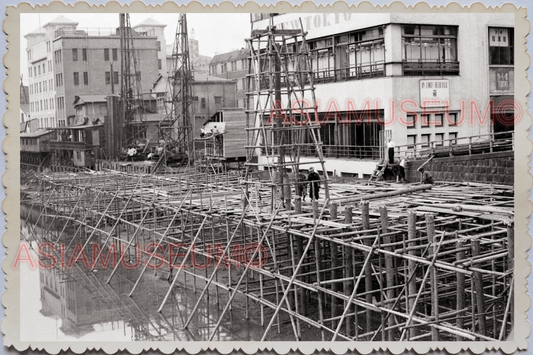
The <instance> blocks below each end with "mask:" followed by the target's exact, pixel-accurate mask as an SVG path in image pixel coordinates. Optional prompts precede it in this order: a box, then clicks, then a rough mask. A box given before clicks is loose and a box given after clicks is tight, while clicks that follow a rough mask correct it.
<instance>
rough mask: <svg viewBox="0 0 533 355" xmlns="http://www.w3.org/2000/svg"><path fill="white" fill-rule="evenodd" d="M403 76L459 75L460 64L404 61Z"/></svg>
mask: <svg viewBox="0 0 533 355" xmlns="http://www.w3.org/2000/svg"><path fill="white" fill-rule="evenodd" d="M402 64H403V74H404V75H407V76H416V75H458V74H459V62H440V61H428V60H424V61H418V60H416V61H403V62H402Z"/></svg>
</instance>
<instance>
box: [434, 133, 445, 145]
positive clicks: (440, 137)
mask: <svg viewBox="0 0 533 355" xmlns="http://www.w3.org/2000/svg"><path fill="white" fill-rule="evenodd" d="M435 145H436V146H443V145H444V133H435Z"/></svg>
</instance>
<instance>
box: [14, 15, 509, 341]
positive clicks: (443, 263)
mask: <svg viewBox="0 0 533 355" xmlns="http://www.w3.org/2000/svg"><path fill="white" fill-rule="evenodd" d="M123 19H124V20H123V21H122V22H121V24H122V26H124V27H127V26H128V20H127V14H126V15H125V16H124V18H123ZM186 26H187V25H186V15H185V14H181V15H180V21H179V25H178V29H177V31H176V39H175V41H176V42H175V45H174V51H173V63H174V67H173V72H174V73H175V75H174V76H173V79H172V80H169V85H170V87H169V93H170V94H169V100H168V103H167V106H168V113H167V116H166V117H165V119H164V122H162V124H161V125H160V127H163V128H164V129H162V130H161V132H162V133H161V139H162V140H163V141H164V142H165V149H164V150H163V151H162V154H161V155H160V157H159V158H158V159H157V160H156V161H153V163H152V164H150V165H146V164H135V163H129V164H124V163H122V162H120V161H118V160H114V161H113V160H109V161H105V160H101V161H97V162H96V164H95V169H94V170H89V169H70V168H65V167H62V166H50V168H48V169H46V170H44V171H42V170H37V171H35V170H26V171H23V172H22V173H21V179H22V181H21V186H22V189H21V199H20V201H21V206H23V207H24V208H22V209H21V223H22V225H23V226H24V228H23V231H22V232H21V239H22V240H23V241H27V242H29V243H30V244H31V242H37V244H38V245H40V246H43V245H46V246H45V247H43V248H42V249H39V250H36V252H37V254H38V255H39V256H40V259H41V261H42V262H43V263H44V264H46V265H48V268H47V271H46V272H53V273H55V275H56V276H57V277H58V280H59V281H58V282H59V283H61V284H63V285H65V284H66V285H73V284H75V285H77V286H76V287H78V288H80V289H81V290H82V293H84V294H85V295H86V296H85V297H89V298H90V299H91V300H92V301H91V302H93V303H95V304H98V306H96V307H97V308H98V309H100V310H104V311H105V312H107V313H113V314H115V313H116V317H119V318H120V319H121V320H122V321H123V322H125V323H127V324H129V325H130V326H131V327H132V328H134V329H135V336H134V338H135V340H154V341H155V340H196V341H199V340H204V341H207V340H209V341H217V340H218V341H222V340H232V341H233V340H249V341H278V340H286V341H317V340H322V341H502V340H506V339H507V337H508V336H509V334H510V333H511V331H512V328H513V324H514V323H513V322H514V298H513V284H514V279H513V261H514V229H513V228H514V189H513V186H509V185H498V184H484V183H475V182H442V181H436V182H433V183H424V182H427V181H422V180H423V179H421V180H420V182H412V183H409V184H401V183H397V182H396V180H395V179H393V180H382V181H375V180H376V179H372V178H371V179H370V181H368V179H365V180H362V179H360V180H356V179H346V178H339V177H335V176H328V174H327V173H323V174H322V175H320V180H319V182H318V183H319V185H320V196H319V198H318V199H317V198H310V199H308V200H305V199H302V198H300V196H298V194H297V193H296V191H297V190H298V186H299V184H307V182H301V181H298V180H297V176H298V174H299V173H300V172H301V171H306V172H307V171H308V170H309V167H310V166H321V167H322V170H321V171H322V172H326V169H325V167H324V164H325V161H326V159H325V158H324V156H323V154H322V149H321V144H322V141H321V137H320V130H319V128H320V123H319V121H318V119H317V117H318V114H317V112H316V109H317V108H316V107H314V106H313V105H309V104H306V103H307V102H315V101H316V100H315V96H314V95H315V91H314V84H313V75H312V69H311V65H310V63H309V48H308V46H307V43H306V38H305V32H304V31H303V30H288V29H276V27H275V26H269V27H268V28H265V29H264V30H253V31H252V33H251V35H250V38H249V39H248V44H249V46H250V52H251V57H250V58H249V61H250V65H249V68H250V72H249V75H248V77H247V80H248V87H249V88H251V87H254V88H255V89H254V90H250V92H249V96H248V109H247V110H246V115H245V118H246V122H245V125H244V127H245V128H244V129H243V131H242V132H241V135H242V137H246V147H245V149H246V160H245V162H244V163H243V164H242V166H241V165H239V166H238V168H232V169H231V168H229V166H230V165H225V164H223V163H224V159H223V154H224V151H225V150H224V149H218V150H217V149H213V150H212V151H213V152H215V151H216V152H217V153H216V154H214V153H213V154H212V155H207V156H205V157H203V158H202V160H201V164H200V159H198V157H197V155H196V154H195V152H194V150H195V149H194V146H195V143H198V142H194V141H193V139H192V136H191V123H190V117H191V113H190V102H191V94H190V80H191V77H190V67H189V64H188V60H189V59H188V50H187V48H186V43H187V27H186ZM123 33H124V35H125V36H127V34H128V33H129V32H128V31H123ZM124 43H129V42H128V39H127V37H126V38H125V39H124ZM124 53H125V54H124V58H125V59H124V60H125V61H126V62H127V61H128V60H129V61H131V62H132V63H134V62H135V61H134V59H132V58H131V56H132V55H133V54H132V53H134V51H133V49H129V50H126V51H125V52H124ZM128 58H129V59H128ZM127 67H128V66H124V68H127ZM127 70H130V69H127ZM136 71H137V69H136V68H135V67H134V65H132V68H131V73H136ZM123 77H124V78H130V80H131V81H130V82H129V83H128V82H127V81H124V83H123V85H122V90H123V92H125V93H128V92H129V93H132V92H135V90H132V88H133V89H135V84H134V83H133V82H134V81H135V75H133V74H132V75H130V76H129V75H127V74H124V75H123ZM134 99H135V95H122V96H121V98H120V100H123V102H122V103H118V102H117V107H119V108H121V110H122V111H121V112H122V115H123V116H121V117H122V119H121V120H117V121H116V124H114V125H111V126H109V129H108V128H106V130H107V131H106V132H109V134H112V137H116V136H118V135H116V133H113V132H115V131H116V132H120V134H123V135H122V136H121V138H120V140H118V139H117V140H116V141H113V142H111V141H110V140H109V138H108V142H109V143H108V144H109V146H111V145H113V146H114V147H115V148H114V149H116V152H117V154H116V156H118V151H119V149H120V147H124V146H128V147H129V146H130V145H131V142H133V141H139V140H142V137H143V135H142V132H143V120H142V118H138V117H137V116H135V114H133V110H134V108H135V107H138V105H136V104H135V102H134ZM117 100H118V99H117ZM117 110H118V109H117ZM118 111H120V110H118ZM118 111H117V112H118ZM136 117H137V118H136ZM139 117H140V116H139ZM120 125H122V126H120ZM106 127H108V126H106ZM120 127H124V128H125V129H121V128H120ZM168 127H172V130H168V129H167V128H168ZM228 127H230V126H226V130H229V128H228ZM225 134H226V133H225V132H216V131H213V132H211V135H210V136H209V137H207V138H206V139H204V141H205V142H206V145H208V144H213V145H216V144H218V143H217V141H216V140H217V139H219V140H220V144H222V145H224V144H226V145H228V144H240V143H235V142H233V143H231V142H232V141H229V140H227V141H226V142H224V140H223V139H224V135H225ZM385 138H386V137H385V136H384V137H383V139H385ZM213 142H214V143H213ZM385 145H386V144H385V142H383V156H385ZM491 147H492V146H491ZM303 150H306V151H309V150H314V151H315V158H314V159H313V160H309V159H307V160H305V161H302V160H301V159H300V152H301V151H303ZM167 152H173V153H172V154H174V157H176V156H177V157H178V158H177V159H178V160H179V162H180V164H178V165H174V166H172V165H171V164H168V163H167V162H168V156H167ZM168 154H170V153H168ZM258 155H262V156H263V157H264V159H263V162H262V163H259V162H258V159H257V156H258ZM265 161H266V163H264V162H265ZM221 166H222V168H220V167H221ZM422 166H423V165H422ZM206 167H207V168H206ZM419 171H420V172H422V173H423V172H424V170H420V169H419ZM421 176H422V177H423V174H422V175H421ZM309 185H310V184H309ZM309 187H311V186H309ZM304 196H305V195H304ZM33 245H35V244H33ZM65 255H66V257H65ZM91 256H92V257H91ZM65 259H66V260H71V262H70V263H68V262H67V264H68V265H66V264H65V263H64V262H63V260H65ZM60 260H61V262H59V261H60ZM110 260H113V261H112V262H111V263H110V264H109V263H108V262H109V261H110ZM56 261H57V262H56ZM47 263H48V264H47ZM50 263H52V264H53V265H52V266H51V265H50ZM109 265H111V266H109ZM119 280H122V281H119ZM124 280H126V281H124ZM117 285H120V287H119V286H117ZM143 285H144V286H143ZM147 285H148V286H147ZM147 289H148V290H149V291H150V293H149V294H148V293H147V292H148V291H147ZM150 295H151V296H150ZM185 298H187V300H185ZM116 305H120V307H119V306H116ZM239 322H249V323H247V324H248V325H247V326H246V327H247V328H248V329H247V330H243V329H241V330H238V331H237V330H232V327H234V326H236V324H239ZM228 333H233V334H234V336H229V335H228ZM244 333H246V334H244Z"/></svg>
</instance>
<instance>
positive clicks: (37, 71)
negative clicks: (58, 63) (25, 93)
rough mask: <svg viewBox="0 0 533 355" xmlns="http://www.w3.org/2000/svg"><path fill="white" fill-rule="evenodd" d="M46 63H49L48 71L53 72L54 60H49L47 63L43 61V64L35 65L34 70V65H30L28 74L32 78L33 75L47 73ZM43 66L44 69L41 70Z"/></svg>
mask: <svg viewBox="0 0 533 355" xmlns="http://www.w3.org/2000/svg"><path fill="white" fill-rule="evenodd" d="M46 64H48V71H49V72H51V71H52V61H51V60H49V61H48V62H47V63H43V64H42V65H41V64H37V65H34V66H33V70H32V67H29V68H28V76H29V77H30V78H31V77H34V76H37V75H41V73H42V74H45V73H46ZM41 68H42V70H41Z"/></svg>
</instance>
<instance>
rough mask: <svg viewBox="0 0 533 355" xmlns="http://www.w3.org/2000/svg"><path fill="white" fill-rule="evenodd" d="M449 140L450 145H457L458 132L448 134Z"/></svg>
mask: <svg viewBox="0 0 533 355" xmlns="http://www.w3.org/2000/svg"><path fill="white" fill-rule="evenodd" d="M448 139H449V140H450V145H455V144H457V132H450V133H448Z"/></svg>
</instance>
